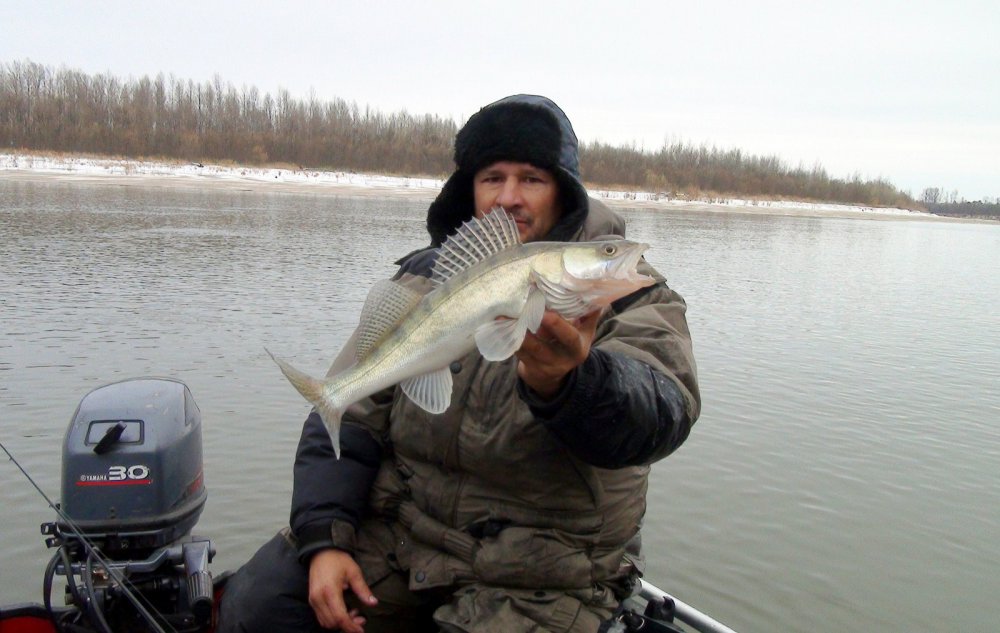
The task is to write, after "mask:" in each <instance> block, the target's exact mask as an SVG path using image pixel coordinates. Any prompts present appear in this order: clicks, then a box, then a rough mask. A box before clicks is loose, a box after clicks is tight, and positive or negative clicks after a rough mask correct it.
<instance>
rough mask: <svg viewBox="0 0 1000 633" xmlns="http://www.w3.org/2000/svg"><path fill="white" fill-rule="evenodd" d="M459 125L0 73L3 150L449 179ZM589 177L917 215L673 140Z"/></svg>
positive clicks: (614, 183)
mask: <svg viewBox="0 0 1000 633" xmlns="http://www.w3.org/2000/svg"><path fill="white" fill-rule="evenodd" d="M457 130H458V124H457V123H456V122H455V121H453V120H452V119H450V118H448V119H446V118H441V117H438V116H435V115H421V116H414V115H410V114H408V113H406V112H405V111H403V112H396V113H392V114H385V113H382V112H379V111H376V110H372V109H369V108H367V107H365V108H360V107H359V106H358V105H357V104H356V103H353V102H347V101H345V100H343V99H333V100H330V101H319V100H317V99H315V98H309V99H306V100H302V99H296V98H293V97H292V96H291V95H290V94H289V93H288V92H287V91H286V90H280V91H279V92H278V94H277V95H276V96H272V95H271V94H269V93H263V94H261V92H260V91H259V90H258V89H257V88H255V87H246V86H244V87H241V88H237V87H235V86H233V85H232V84H229V83H224V82H223V81H222V80H221V79H220V78H218V77H216V78H215V79H214V80H213V81H210V82H204V83H195V82H193V81H191V80H186V81H185V80H181V79H177V78H175V77H173V76H170V77H164V75H163V74H160V75H157V76H156V77H154V78H150V77H148V76H144V77H142V78H139V79H128V80H122V79H119V78H117V77H114V76H111V75H108V74H96V75H90V74H86V73H82V72H80V71H76V70H72V69H67V68H60V69H52V68H49V67H47V66H43V65H41V64H36V63H33V62H30V61H25V62H19V61H15V62H10V63H3V64H0V144H2V146H3V147H9V148H12V149H14V148H17V149H34V150H54V151H63V152H86V153H96V154H110V155H123V156H128V157H136V158H138V157H172V158H177V159H182V160H187V161H206V160H221V161H226V160H229V161H234V162H237V163H249V164H264V163H285V164H292V165H296V166H302V167H310V168H321V169H334V170H348V171H362V172H375V173H392V174H409V175H430V176H445V175H446V174H448V173H450V172H451V170H452V169H453V164H452V159H451V155H452V142H453V140H454V136H455V133H456V132H457ZM580 164H581V171H582V175H583V177H584V180H585V181H586V182H588V183H590V184H592V185H596V186H600V187H607V188H616V187H621V188H635V189H640V190H645V191H654V192H662V193H664V194H665V195H668V196H674V195H687V196H690V197H694V196H699V195H706V194H709V195H714V194H718V195H739V196H746V197H774V198H797V199H805V200H819V201H831V202H845V203H855V204H865V205H880V206H904V207H911V208H912V207H914V206H916V205H915V202H914V201H913V199H912V198H910V197H909V196H908V195H907V194H905V193H902V192H900V191H898V190H897V189H896V188H895V187H894V186H893V185H891V184H890V183H888V182H886V181H884V180H864V179H862V178H861V177H860V176H853V177H851V178H850V179H837V178H832V177H830V176H829V175H828V174H827V173H826V171H825V170H824V169H823V168H822V167H819V166H817V167H813V168H812V169H803V168H790V167H788V166H787V165H785V164H784V163H783V162H782V161H781V160H780V159H778V158H776V157H773V156H772V157H767V156H765V157H762V156H754V155H749V154H745V153H743V152H741V151H740V150H720V149H717V148H714V147H712V148H709V147H706V146H700V147H696V146H692V145H687V144H681V143H675V144H671V145H664V147H662V148H661V149H660V150H658V151H656V152H648V151H642V150H639V149H636V148H635V147H629V146H611V145H606V144H602V143H583V144H582V146H581V149H580Z"/></svg>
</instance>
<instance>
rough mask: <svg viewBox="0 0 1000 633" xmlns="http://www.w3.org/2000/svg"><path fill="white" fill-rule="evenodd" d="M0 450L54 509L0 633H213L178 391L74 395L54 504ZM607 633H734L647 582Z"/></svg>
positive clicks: (214, 595) (189, 420)
mask: <svg viewBox="0 0 1000 633" xmlns="http://www.w3.org/2000/svg"><path fill="white" fill-rule="evenodd" d="M0 448H3V450H4V452H5V453H7V456H8V457H9V458H10V460H11V461H12V462H13V463H14V464H15V465H16V466H17V467H18V468H19V469H20V470H21V472H22V473H23V474H24V476H25V477H26V478H27V480H28V481H29V482H30V483H31V484H32V485H33V486H34V487H35V488H36V490H37V491H38V492H39V494H41V496H42V497H43V498H45V500H46V501H47V502H48V504H49V506H50V507H51V508H52V509H53V510H54V511H55V513H56V519H55V520H54V521H52V522H47V523H44V524H42V526H41V531H42V534H43V535H44V536H45V544H46V546H47V547H49V548H50V549H54V550H55V553H54V554H53V556H52V559H51V560H50V562H49V564H48V565H47V566H46V569H45V570H44V573H43V591H42V594H43V595H42V602H41V603H27V604H24V603H22V604H15V605H9V606H0V633H64V632H72V633H90V632H94V633H110V632H115V633H117V632H120V631H129V632H131V631H136V632H140V633H145V632H147V631H152V632H157V633H159V632H165V631H169V632H176V633H212V632H213V631H214V628H215V623H216V620H217V616H218V609H217V606H218V604H219V599H220V598H221V596H222V593H223V592H224V591H225V585H226V580H227V579H228V578H229V576H230V575H231V574H230V573H229V572H225V573H222V574H220V575H219V576H217V577H213V574H212V572H211V571H210V570H209V565H210V563H211V560H212V557H213V556H214V554H215V548H214V547H213V545H212V542H211V540H210V539H208V538H203V537H198V536H194V535H192V533H191V531H192V529H193V528H194V526H195V525H196V523H197V521H198V518H199V516H200V515H201V512H202V510H203V509H204V505H205V501H206V499H207V491H206V489H205V482H204V477H203V471H202V444H201V413H200V411H199V409H198V406H197V404H195V401H194V398H193V396H192V395H191V391H190V390H189V389H188V387H187V385H185V384H184V383H183V382H181V381H179V380H174V379H170V378H132V379H128V380H123V381H120V382H115V383H112V384H109V385H105V386H103V387H99V388H97V389H94V390H93V391H91V392H90V393H88V394H87V395H86V396H84V398H83V399H82V400H81V401H80V404H79V405H78V406H77V409H76V411H75V413H74V414H73V417H72V419H71V421H70V425H69V428H68V429H67V431H66V438H65V441H64V442H63V456H62V459H63V463H62V484H61V485H62V490H61V495H62V496H61V501H60V503H59V504H55V503H54V502H53V501H52V500H51V499H49V497H48V496H47V495H46V494H45V493H44V492H43V491H42V490H41V488H39V487H38V485H37V484H35V482H34V480H33V479H32V478H31V476H30V474H29V473H28V472H27V471H26V470H25V469H24V468H23V467H21V465H20V463H19V462H18V461H17V460H16V459H15V457H14V456H13V455H11V453H10V452H9V451H8V450H7V448H6V447H5V446H3V445H2V444H0ZM60 578H61V579H62V580H61V581H58V582H61V583H62V584H63V585H64V586H63V588H62V590H63V596H64V599H63V600H62V602H63V603H64V604H59V605H56V604H53V599H52V594H53V592H54V591H55V590H56V589H57V579H60ZM607 631H608V632H609V633H611V632H614V633H624V632H627V631H648V632H656V631H665V632H668V633H685V632H690V631H696V632H698V633H734V632H733V631H732V629H730V628H729V627H727V626H725V625H723V624H722V623H720V622H718V621H716V620H715V619H713V618H711V617H709V616H708V615H706V614H704V613H702V612H701V611H699V610H697V609H695V608H694V607H692V606H690V605H688V604H686V603H684V602H682V601H680V600H678V599H677V598H675V597H673V596H671V595H670V594H668V593H666V592H665V591H663V590H661V589H659V588H658V587H656V586H655V585H653V584H652V583H649V582H648V581H646V580H640V581H639V583H638V584H637V586H636V589H635V591H634V592H633V594H632V596H630V597H629V598H628V599H627V600H626V601H625V602H624V603H623V604H622V608H621V609H619V611H618V613H617V614H616V615H615V618H614V620H613V621H611V622H609V623H608V625H607Z"/></svg>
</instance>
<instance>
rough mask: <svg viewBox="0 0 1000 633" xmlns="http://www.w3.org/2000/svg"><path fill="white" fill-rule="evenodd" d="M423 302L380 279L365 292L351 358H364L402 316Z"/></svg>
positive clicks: (393, 328)
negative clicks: (366, 295)
mask: <svg viewBox="0 0 1000 633" xmlns="http://www.w3.org/2000/svg"><path fill="white" fill-rule="evenodd" d="M422 298H423V295H421V294H420V293H419V292H416V291H415V290H411V289H409V288H407V287H406V286H401V285H400V284H398V283H396V282H394V281H391V280H389V279H383V280H382V281H379V282H377V283H376V284H375V285H374V286H372V289H371V290H370V291H368V298H367V299H365V307H364V308H362V309H361V321H360V323H358V340H357V347H356V348H355V352H354V356H355V358H356V359H357V360H361V359H363V358H364V357H366V356H368V353H369V352H371V350H372V348H373V347H374V346H375V344H376V343H378V342H379V341H381V340H382V339H383V338H385V335H386V334H388V333H389V332H391V331H393V330H395V329H396V326H397V325H398V324H399V322H400V321H401V320H402V319H403V317H404V316H406V315H407V314H409V313H410V311H411V310H413V307H414V306H415V305H417V304H418V303H420V300H421V299H422Z"/></svg>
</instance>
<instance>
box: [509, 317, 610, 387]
mask: <svg viewBox="0 0 1000 633" xmlns="http://www.w3.org/2000/svg"><path fill="white" fill-rule="evenodd" d="M600 318H601V311H600V310H598V311H595V312H591V313H590V314H588V315H586V316H584V317H582V318H580V319H578V320H576V321H573V322H570V321H567V320H566V319H564V318H563V317H561V316H560V315H559V314H557V313H556V312H553V311H551V310H546V311H545V316H543V317H542V324H541V326H540V327H539V328H538V331H537V332H535V333H534V334H532V333H531V332H528V333H527V334H526V335H525V337H524V342H523V343H522V344H521V349H519V350H518V351H517V353H516V356H517V359H518V361H519V362H518V364H517V375H518V376H520V377H521V380H523V381H524V384H525V385H527V386H528V387H529V388H530V389H531V390H532V391H534V392H535V393H536V394H538V395H539V396H540V397H542V398H545V399H549V398H553V397H555V395H556V394H557V393H559V389H560V388H562V386H563V384H564V383H565V382H566V377H567V376H568V375H569V373H570V372H571V371H573V369H575V368H576V367H577V366H578V365H580V364H581V363H583V361H585V360H586V359H587V356H588V355H589V354H590V346H591V345H592V344H593V343H594V334H595V332H596V331H597V321H598V320H599V319H600Z"/></svg>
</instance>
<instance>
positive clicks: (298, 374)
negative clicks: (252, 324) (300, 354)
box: [264, 348, 342, 459]
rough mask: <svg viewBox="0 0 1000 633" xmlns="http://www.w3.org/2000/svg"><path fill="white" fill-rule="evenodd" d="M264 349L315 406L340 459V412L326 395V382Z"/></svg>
mask: <svg viewBox="0 0 1000 633" xmlns="http://www.w3.org/2000/svg"><path fill="white" fill-rule="evenodd" d="M264 351H265V352H267V354H268V356H270V357H271V360H273V361H274V362H275V363H277V365H278V367H279V368H280V369H281V373H283V374H284V375H285V378H287V379H288V382H290V383H292V386H293V387H295V389H296V390H297V391H298V392H299V393H300V394H302V397H303V398H305V399H306V400H308V401H309V403H310V404H312V405H313V406H314V407H316V411H317V412H318V413H319V417H320V418H322V420H323V426H325V427H326V430H327V432H329V433H330V441H331V442H332V443H333V452H334V454H335V455H336V456H337V459H340V416H341V414H342V412H341V410H340V407H339V406H338V405H337V403H336V402H334V401H333V400H332V399H331V398H330V397H329V395H327V386H326V383H325V382H324V381H322V380H319V379H317V378H313V377H312V376H310V375H308V374H306V373H305V372H302V371H299V370H298V369H295V368H294V367H292V366H291V365H290V364H288V363H287V362H285V361H283V360H282V359H280V358H278V357H277V356H275V355H274V354H272V353H271V350H269V349H267V348H264Z"/></svg>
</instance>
